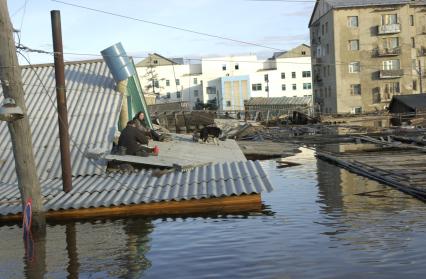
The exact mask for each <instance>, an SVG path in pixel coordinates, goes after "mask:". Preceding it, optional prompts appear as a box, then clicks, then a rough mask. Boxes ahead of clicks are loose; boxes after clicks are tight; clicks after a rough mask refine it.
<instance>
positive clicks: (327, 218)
mask: <svg viewBox="0 0 426 279" xmlns="http://www.w3.org/2000/svg"><path fill="white" fill-rule="evenodd" d="M366 147H367V148H371V145H355V144H345V145H336V146H331V147H330V146H328V148H327V150H329V151H333V152H345V151H348V150H350V151H353V150H358V149H362V148H366ZM317 174H318V188H319V200H318V201H317V202H318V203H320V204H322V205H323V206H322V210H321V212H322V214H323V215H324V221H322V222H318V223H319V224H321V225H324V226H325V227H326V230H325V231H324V232H323V234H324V235H327V236H329V237H331V239H332V240H338V241H339V243H341V244H342V245H351V246H353V247H354V248H355V249H356V250H364V251H373V249H374V248H380V249H384V250H386V251H394V252H396V251H398V250H399V249H404V248H405V247H407V246H408V243H406V242H410V241H411V240H410V239H406V238H405V239H404V237H403V235H404V234H406V232H407V230H411V228H410V226H409V225H410V224H411V223H416V222H418V221H423V220H421V219H418V218H422V217H416V216H409V217H408V218H407V216H405V214H404V210H406V209H407V208H411V207H414V208H415V207H417V206H421V205H422V203H421V202H420V201H418V200H416V199H414V198H411V197H409V196H407V195H405V194H403V193H401V192H399V191H397V190H395V189H393V188H391V187H389V186H385V185H383V184H380V183H378V182H376V181H373V180H369V179H367V178H365V177H362V176H358V175H355V174H352V173H350V172H348V171H346V170H344V169H341V168H338V167H336V166H334V165H332V164H329V163H327V162H325V161H322V160H318V161H317ZM396 219H398V220H399V224H398V225H395V220H396ZM401 223H402V224H407V226H404V229H403V230H401ZM354 229H356V233H354ZM390 231H391V232H392V234H389V232H390Z"/></svg>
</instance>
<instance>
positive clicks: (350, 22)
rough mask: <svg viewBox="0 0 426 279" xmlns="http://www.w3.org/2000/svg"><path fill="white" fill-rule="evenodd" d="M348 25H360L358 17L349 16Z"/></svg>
mask: <svg viewBox="0 0 426 279" xmlns="http://www.w3.org/2000/svg"><path fill="white" fill-rule="evenodd" d="M348 27H353V28H355V27H358V17H357V16H348Z"/></svg>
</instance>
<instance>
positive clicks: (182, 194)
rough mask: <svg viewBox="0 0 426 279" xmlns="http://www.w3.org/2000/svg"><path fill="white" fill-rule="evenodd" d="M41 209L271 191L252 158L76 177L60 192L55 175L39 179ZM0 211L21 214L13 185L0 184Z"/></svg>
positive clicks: (268, 183) (127, 203) (262, 173)
mask: <svg viewBox="0 0 426 279" xmlns="http://www.w3.org/2000/svg"><path fill="white" fill-rule="evenodd" d="M41 185H42V194H43V197H44V200H45V201H44V204H45V209H46V210H61V209H79V208H90V207H94V208H96V207H108V206H118V205H130V204H142V203H152V202H160V201H179V200H190V199H202V198H214V197H224V196H233V195H237V196H238V195H242V194H253V193H256V194H259V193H261V192H264V191H268V192H269V191H272V185H271V184H270V182H269V180H268V178H267V176H266V173H265V172H264V171H263V169H262V167H261V165H260V164H259V162H257V161H255V162H254V161H246V162H231V163H221V164H212V165H207V166H202V167H197V168H194V169H192V170H189V171H186V172H173V173H169V174H165V175H162V176H160V177H156V176H152V170H142V171H141V172H138V173H131V174H110V175H108V174H104V175H101V176H98V175H95V176H89V177H77V178H74V180H73V190H72V191H70V192H69V193H65V192H63V191H62V181H61V180H60V179H53V180H52V179H51V180H46V181H44V182H42V183H41ZM0 201H1V203H0V215H8V214H16V213H20V212H21V202H20V193H19V190H18V186H17V184H16V183H2V184H0Z"/></svg>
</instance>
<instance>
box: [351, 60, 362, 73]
mask: <svg viewBox="0 0 426 279" xmlns="http://www.w3.org/2000/svg"><path fill="white" fill-rule="evenodd" d="M359 65H360V64H359V61H356V62H351V63H349V73H359V68H360V67H359Z"/></svg>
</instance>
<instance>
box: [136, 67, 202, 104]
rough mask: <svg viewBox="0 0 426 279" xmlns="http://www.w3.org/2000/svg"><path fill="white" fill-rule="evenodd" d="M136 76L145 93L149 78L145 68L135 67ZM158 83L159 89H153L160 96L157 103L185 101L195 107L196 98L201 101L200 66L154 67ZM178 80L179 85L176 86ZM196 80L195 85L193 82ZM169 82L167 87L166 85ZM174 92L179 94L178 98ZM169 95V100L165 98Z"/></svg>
mask: <svg viewBox="0 0 426 279" xmlns="http://www.w3.org/2000/svg"><path fill="white" fill-rule="evenodd" d="M136 70H137V72H138V76H139V79H140V82H141V85H142V89H143V90H144V91H145V86H147V85H148V83H149V82H150V81H149V77H148V76H146V72H147V68H146V67H137V68H136ZM154 70H155V73H156V74H157V77H158V81H159V88H155V92H156V93H159V94H160V98H159V99H157V103H165V102H177V101H187V102H191V103H192V104H193V105H195V103H196V101H197V98H199V99H200V101H203V88H202V85H201V80H202V79H201V64H184V65H165V66H156V67H154ZM176 79H178V80H179V85H177V84H176ZM194 79H197V83H195V82H194ZM167 81H169V85H167ZM176 92H181V97H180V98H178V97H177V94H176ZM167 93H170V98H167Z"/></svg>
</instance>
